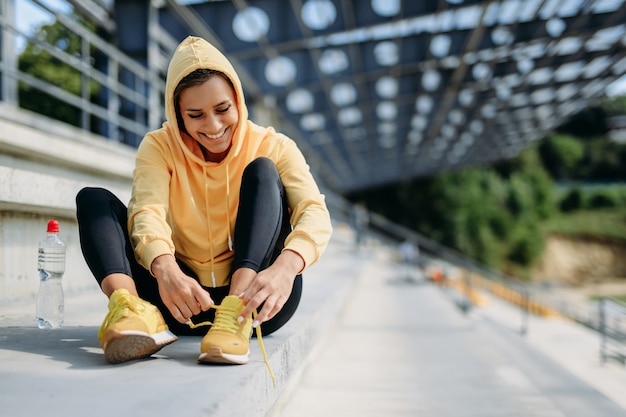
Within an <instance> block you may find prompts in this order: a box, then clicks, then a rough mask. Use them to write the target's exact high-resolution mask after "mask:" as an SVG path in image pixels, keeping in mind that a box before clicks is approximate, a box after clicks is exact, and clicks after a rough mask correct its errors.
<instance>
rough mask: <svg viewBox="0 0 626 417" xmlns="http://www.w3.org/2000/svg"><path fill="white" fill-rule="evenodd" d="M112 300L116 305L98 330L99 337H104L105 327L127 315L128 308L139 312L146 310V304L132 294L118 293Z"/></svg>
mask: <svg viewBox="0 0 626 417" xmlns="http://www.w3.org/2000/svg"><path fill="white" fill-rule="evenodd" d="M112 301H113V302H114V303H115V304H114V307H113V308H112V309H110V310H109V312H108V313H107V315H106V316H105V317H104V321H103V322H102V325H101V326H100V330H99V331H98V339H100V338H102V335H103V334H104V329H106V328H107V326H108V325H109V324H110V323H115V322H117V321H118V320H120V319H121V318H122V317H124V316H125V315H126V310H131V311H134V312H135V313H137V314H141V313H143V312H144V311H145V310H146V306H145V305H144V304H142V303H140V302H137V301H136V300H135V299H134V297H133V296H132V295H130V294H116V295H115V299H114V300H112Z"/></svg>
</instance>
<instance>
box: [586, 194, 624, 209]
mask: <svg viewBox="0 0 626 417" xmlns="http://www.w3.org/2000/svg"><path fill="white" fill-rule="evenodd" d="M620 205H621V196H620V194H619V193H618V192H617V190H599V191H596V192H595V193H593V194H592V195H591V196H590V197H589V202H588V203H587V208H590V209H599V208H609V207H619V206H620Z"/></svg>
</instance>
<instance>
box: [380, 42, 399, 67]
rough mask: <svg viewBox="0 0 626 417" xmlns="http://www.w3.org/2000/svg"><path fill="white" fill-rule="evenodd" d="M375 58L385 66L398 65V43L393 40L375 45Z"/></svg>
mask: <svg viewBox="0 0 626 417" xmlns="http://www.w3.org/2000/svg"><path fill="white" fill-rule="evenodd" d="M374 59H375V60H376V62H377V63H378V65H380V66H383V67H390V66H392V65H396V64H397V63H398V60H399V54H398V45H396V44H395V43H394V42H392V41H385V42H380V43H378V44H377V45H376V46H375V47H374Z"/></svg>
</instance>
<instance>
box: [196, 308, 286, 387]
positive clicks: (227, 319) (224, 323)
mask: <svg viewBox="0 0 626 417" xmlns="http://www.w3.org/2000/svg"><path fill="white" fill-rule="evenodd" d="M211 308H214V309H215V310H217V311H216V313H215V321H214V322H213V323H211V322H210V321H203V322H201V323H197V324H195V323H193V322H192V321H191V319H190V320H189V321H188V322H187V325H188V326H189V327H191V328H192V329H195V328H197V327H202V326H213V328H215V329H216V330H226V331H228V332H230V333H235V332H237V330H239V326H240V324H239V323H238V322H237V314H238V313H239V312H238V311H237V310H235V309H234V308H233V307H232V306H221V305H212V306H211ZM256 315H257V312H256V310H254V311H253V312H252V318H253V319H255V318H256ZM255 332H256V338H257V340H258V341H259V347H260V348H261V353H262V354H263V362H265V366H266V367H267V370H268V371H269V374H270V377H271V378H272V384H273V385H274V388H276V376H275V375H274V372H273V371H272V367H271V366H270V362H269V360H268V359H267V353H266V352H265V345H264V344H263V336H262V335H261V326H256V328H255Z"/></svg>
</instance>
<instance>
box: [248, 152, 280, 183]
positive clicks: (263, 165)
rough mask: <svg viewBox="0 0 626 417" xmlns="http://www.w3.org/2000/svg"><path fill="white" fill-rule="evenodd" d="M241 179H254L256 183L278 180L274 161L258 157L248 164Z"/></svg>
mask: <svg viewBox="0 0 626 417" xmlns="http://www.w3.org/2000/svg"><path fill="white" fill-rule="evenodd" d="M243 177H244V179H247V178H256V179H257V181H263V180H270V181H276V180H277V179H279V178H280V177H279V175H278V169H277V168H276V164H274V161H272V160H271V159H269V158H266V157H264V156H261V157H258V158H256V159H254V160H253V161H252V162H250V163H249V164H248V166H246V169H245V170H244V172H243Z"/></svg>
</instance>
